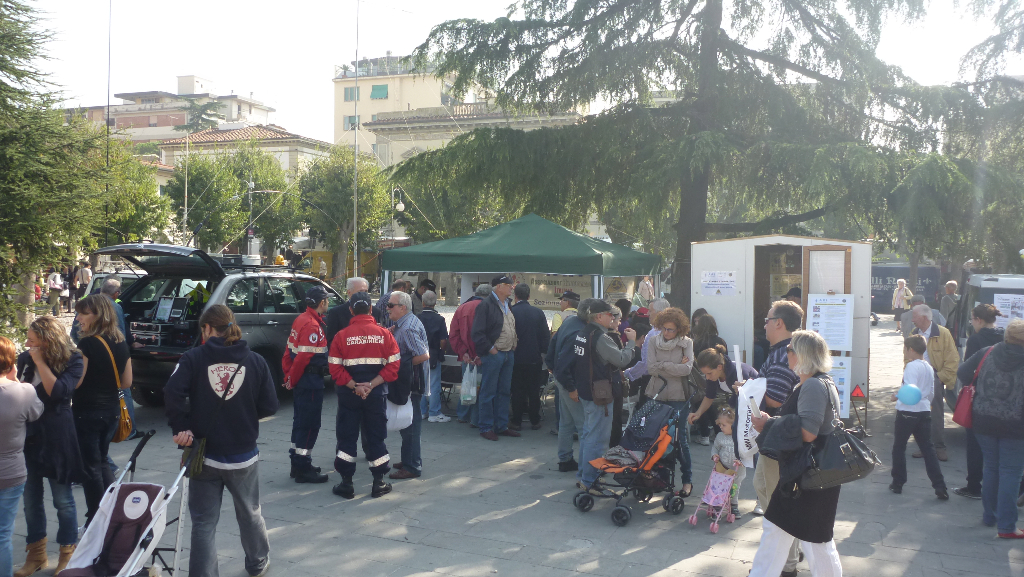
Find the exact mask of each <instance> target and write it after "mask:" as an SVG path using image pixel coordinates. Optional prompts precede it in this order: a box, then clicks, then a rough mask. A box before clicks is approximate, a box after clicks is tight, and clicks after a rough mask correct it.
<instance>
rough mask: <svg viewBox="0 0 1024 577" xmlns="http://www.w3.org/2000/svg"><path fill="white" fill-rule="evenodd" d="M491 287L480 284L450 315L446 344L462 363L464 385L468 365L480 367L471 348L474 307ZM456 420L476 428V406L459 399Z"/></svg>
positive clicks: (489, 292) (474, 349) (478, 358)
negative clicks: (464, 403)
mask: <svg viewBox="0 0 1024 577" xmlns="http://www.w3.org/2000/svg"><path fill="white" fill-rule="evenodd" d="M491 290H492V289H491V285H489V284H487V283H481V284H479V285H477V287H476V292H475V293H474V294H473V296H472V297H470V299H469V300H468V301H466V302H464V303H462V304H461V305H459V308H457V309H455V314H454V315H452V327H451V330H449V331H448V343H449V344H450V345H451V347H452V350H453V351H455V356H457V357H459V359H460V360H461V361H462V375H463V383H465V375H466V371H468V370H469V365H470V364H471V363H472V364H473V365H476V366H477V367H479V366H480V356H479V355H477V354H476V348H475V347H474V346H473V318H474V317H475V316H476V307H478V306H479V305H480V301H482V300H483V299H485V298H487V297H489V296H491ZM457 414H458V420H459V422H460V423H472V426H474V427H475V426H476V415H477V410H476V404H475V403H474V404H472V405H463V404H462V398H461V396H460V398H459V405H458V408H457Z"/></svg>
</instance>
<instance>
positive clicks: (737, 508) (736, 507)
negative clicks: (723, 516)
mask: <svg viewBox="0 0 1024 577" xmlns="http://www.w3.org/2000/svg"><path fill="white" fill-rule="evenodd" d="M732 516H733V518H734V519H739V518H740V517H742V516H743V513H740V506H739V505H733V506H732Z"/></svg>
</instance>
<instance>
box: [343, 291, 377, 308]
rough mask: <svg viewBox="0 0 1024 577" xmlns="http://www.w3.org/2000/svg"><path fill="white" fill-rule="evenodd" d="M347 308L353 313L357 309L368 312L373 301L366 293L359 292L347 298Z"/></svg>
mask: <svg viewBox="0 0 1024 577" xmlns="http://www.w3.org/2000/svg"><path fill="white" fill-rule="evenodd" d="M348 306H349V307H350V308H351V309H352V310H353V311H354V310H356V309H359V310H361V311H366V312H370V307H372V306H373V299H371V298H370V295H369V294H368V293H367V292H366V291H359V292H357V293H355V294H354V295H352V296H351V297H349V299H348Z"/></svg>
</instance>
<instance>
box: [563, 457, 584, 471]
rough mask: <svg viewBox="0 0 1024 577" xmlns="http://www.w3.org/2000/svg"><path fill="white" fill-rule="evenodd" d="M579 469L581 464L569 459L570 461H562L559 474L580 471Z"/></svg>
mask: <svg viewBox="0 0 1024 577" xmlns="http://www.w3.org/2000/svg"><path fill="white" fill-rule="evenodd" d="M579 468H580V465H579V463H577V462H576V459H569V460H568V461H562V462H561V463H559V464H558V472H559V473H568V472H570V471H578V470H579Z"/></svg>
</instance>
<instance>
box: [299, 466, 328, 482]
mask: <svg viewBox="0 0 1024 577" xmlns="http://www.w3.org/2000/svg"><path fill="white" fill-rule="evenodd" d="M295 482H296V483H326V482H327V473H321V472H320V469H319V468H313V467H310V468H308V469H306V470H305V471H299V472H297V473H296V474H295Z"/></svg>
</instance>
